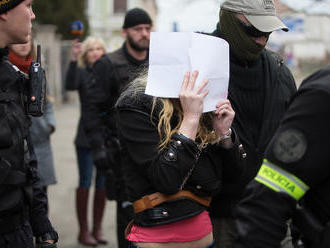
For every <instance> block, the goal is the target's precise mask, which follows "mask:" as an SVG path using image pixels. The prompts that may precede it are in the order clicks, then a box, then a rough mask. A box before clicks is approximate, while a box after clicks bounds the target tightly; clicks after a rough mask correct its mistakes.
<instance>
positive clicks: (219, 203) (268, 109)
mask: <svg viewBox="0 0 330 248" xmlns="http://www.w3.org/2000/svg"><path fill="white" fill-rule="evenodd" d="M214 35H216V36H219V37H220V33H219V31H217V32H215V33H214ZM260 60H261V61H259V62H260V70H262V72H263V78H264V81H263V96H264V105H263V115H262V116H260V117H259V118H258V119H260V120H261V126H260V128H259V129H258V130H249V129H248V128H247V127H248V126H251V125H248V124H251V123H253V122H256V121H257V120H255V119H250V118H249V116H246V111H245V110H244V107H246V106H250V105H251V103H250V102H247V103H242V102H240V103H239V101H238V97H239V95H238V93H237V92H236V88H237V87H241V86H240V84H241V82H240V81H238V80H240V79H237V78H235V77H237V74H238V73H237V71H238V72H239V74H241V77H242V78H244V75H250V74H251V73H249V70H250V68H249V66H247V65H242V64H239V63H238V62H237V59H236V58H235V57H234V56H233V55H232V54H231V57H230V68H231V69H230V70H231V71H230V79H229V92H228V99H229V100H230V102H231V104H232V106H233V109H234V110H235V113H236V114H235V119H234V122H233V127H234V128H235V130H236V132H237V134H238V136H239V137H240V140H241V142H242V144H243V147H244V150H245V152H246V153H247V157H246V160H247V161H246V163H247V164H246V167H245V168H244V169H245V170H244V172H243V174H242V178H241V180H240V183H237V182H235V183H232V182H231V181H230V179H228V180H227V179H226V178H224V186H223V190H222V191H221V192H220V194H218V195H217V196H216V197H214V198H213V200H212V204H211V215H212V216H215V217H221V216H226V217H229V216H232V215H233V209H234V206H235V205H236V204H237V202H238V200H239V199H240V198H241V194H242V191H243V190H244V187H245V186H246V185H247V183H248V182H249V181H251V180H252V179H253V178H254V176H255V175H256V173H257V171H258V170H259V168H260V165H261V162H262V158H263V155H264V151H265V149H266V147H267V144H268V143H269V141H270V139H271V137H272V136H273V134H274V133H275V131H276V129H277V127H278V125H279V122H280V119H281V117H282V116H283V114H284V112H285V110H286V108H287V105H288V103H289V101H290V98H291V97H292V96H293V94H294V93H295V92H296V85H295V81H294V78H293V76H292V74H291V72H290V71H289V69H288V68H287V67H286V66H285V65H284V63H283V60H282V59H281V58H280V57H279V56H278V55H276V54H274V53H271V52H269V51H267V50H264V51H263V53H262V54H261V57H260ZM234 71H235V72H234ZM233 73H235V74H233ZM252 76H253V75H252ZM252 76H251V77H252ZM250 81H253V78H251V79H250ZM242 94H245V95H246V96H248V95H249V94H250V95H251V93H249V90H248V89H246V90H245V92H244V91H242ZM252 98H253V95H251V99H252ZM251 99H248V100H249V101H251ZM251 102H252V101H251ZM247 122H250V123H247ZM253 124H255V123H253ZM253 126H257V125H253ZM253 133H257V136H258V137H257V140H255V138H254V137H253V136H252V134H253Z"/></svg>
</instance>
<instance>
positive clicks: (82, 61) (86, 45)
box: [78, 36, 106, 68]
mask: <svg viewBox="0 0 330 248" xmlns="http://www.w3.org/2000/svg"><path fill="white" fill-rule="evenodd" d="M95 43H97V44H99V45H100V46H101V47H102V49H103V54H105V53H106V48H105V43H104V41H103V40H102V39H101V38H98V37H93V36H89V37H88V38H87V39H86V40H84V42H83V43H82V46H81V52H80V54H79V55H78V65H79V66H80V67H82V68H86V67H87V65H88V61H87V56H86V55H87V52H88V50H89V49H91V47H92V46H93V45H94V44H95Z"/></svg>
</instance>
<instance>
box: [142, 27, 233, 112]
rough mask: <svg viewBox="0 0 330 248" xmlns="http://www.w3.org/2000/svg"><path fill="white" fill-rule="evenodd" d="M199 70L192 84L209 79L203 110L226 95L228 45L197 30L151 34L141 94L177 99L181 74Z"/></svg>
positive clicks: (210, 107)
mask: <svg viewBox="0 0 330 248" xmlns="http://www.w3.org/2000/svg"><path fill="white" fill-rule="evenodd" d="M194 70H198V71H199V76H198V79H197V82H196V84H195V87H197V86H198V85H199V84H200V83H201V82H202V81H203V79H205V78H207V79H209V83H208V85H207V87H206V88H207V89H209V94H208V96H207V97H206V98H205V101H204V109H203V112H209V111H213V110H215V109H216V104H217V103H218V102H219V101H220V100H224V99H226V98H227V92H228V82H229V45H228V43H227V42H226V41H225V40H223V39H220V38H217V37H213V36H209V35H203V34H197V33H178V32H172V33H156V32H153V33H151V40H150V53H149V72H148V82H147V87H146V91H145V93H146V94H148V95H152V96H157V97H168V98H178V97H179V93H180V89H181V84H182V80H183V76H184V74H185V73H186V72H187V71H194Z"/></svg>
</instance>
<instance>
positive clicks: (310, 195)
mask: <svg viewBox="0 0 330 248" xmlns="http://www.w3.org/2000/svg"><path fill="white" fill-rule="evenodd" d="M329 127H330V67H327V68H324V69H322V70H320V71H318V72H316V73H315V74H313V75H311V76H310V77H308V78H307V79H306V80H304V81H303V83H302V85H301V86H300V88H299V90H298V92H297V94H296V95H295V97H294V98H293V99H292V101H291V103H290V106H289V109H288V110H287V112H286V114H285V115H284V118H283V119H282V121H281V124H280V127H279V129H278V130H277V132H276V134H275V136H274V137H273V139H272V140H271V142H270V144H269V146H268V148H267V151H266V153H265V158H264V160H263V164H262V166H261V168H260V170H259V172H258V174H257V176H256V177H255V178H254V180H253V181H252V182H250V184H249V185H248V187H247V189H246V194H245V198H244V200H242V201H241V202H240V204H239V207H238V210H237V228H238V236H239V238H238V241H237V244H236V246H235V247H236V248H243V247H244V248H249V247H251V248H252V247H253V248H259V247H260V248H261V247H262V248H270V247H272V248H273V247H279V242H280V240H281V239H282V238H283V237H284V235H285V231H286V224H285V223H286V220H287V219H289V218H292V219H293V223H294V224H295V225H297V226H298V228H299V230H300V232H301V233H302V236H303V237H302V240H303V241H304V244H305V246H304V247H308V248H325V247H330V235H329V234H330V225H329V224H330V222H329V221H330V195H329V190H330V152H329V145H328V144H327V142H328V141H329V140H330V131H329Z"/></svg>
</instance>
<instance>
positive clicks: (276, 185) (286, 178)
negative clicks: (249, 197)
mask: <svg viewBox="0 0 330 248" xmlns="http://www.w3.org/2000/svg"><path fill="white" fill-rule="evenodd" d="M255 180H256V181H258V182H259V183H262V184H264V185H265V186H267V187H269V188H271V189H272V190H274V191H276V192H284V193H287V194H289V195H290V196H291V197H293V198H294V199H296V200H297V201H298V200H299V199H300V198H301V197H303V195H304V194H305V193H306V191H307V190H309V187H308V185H306V184H305V183H304V182H303V181H301V180H300V179H299V178H298V177H296V176H294V175H293V174H291V173H289V172H287V171H285V170H283V169H281V168H280V167H278V166H276V165H275V164H272V163H270V162H269V161H268V160H267V159H264V162H263V164H262V166H261V168H260V170H259V172H258V175H257V176H256V177H255Z"/></svg>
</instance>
